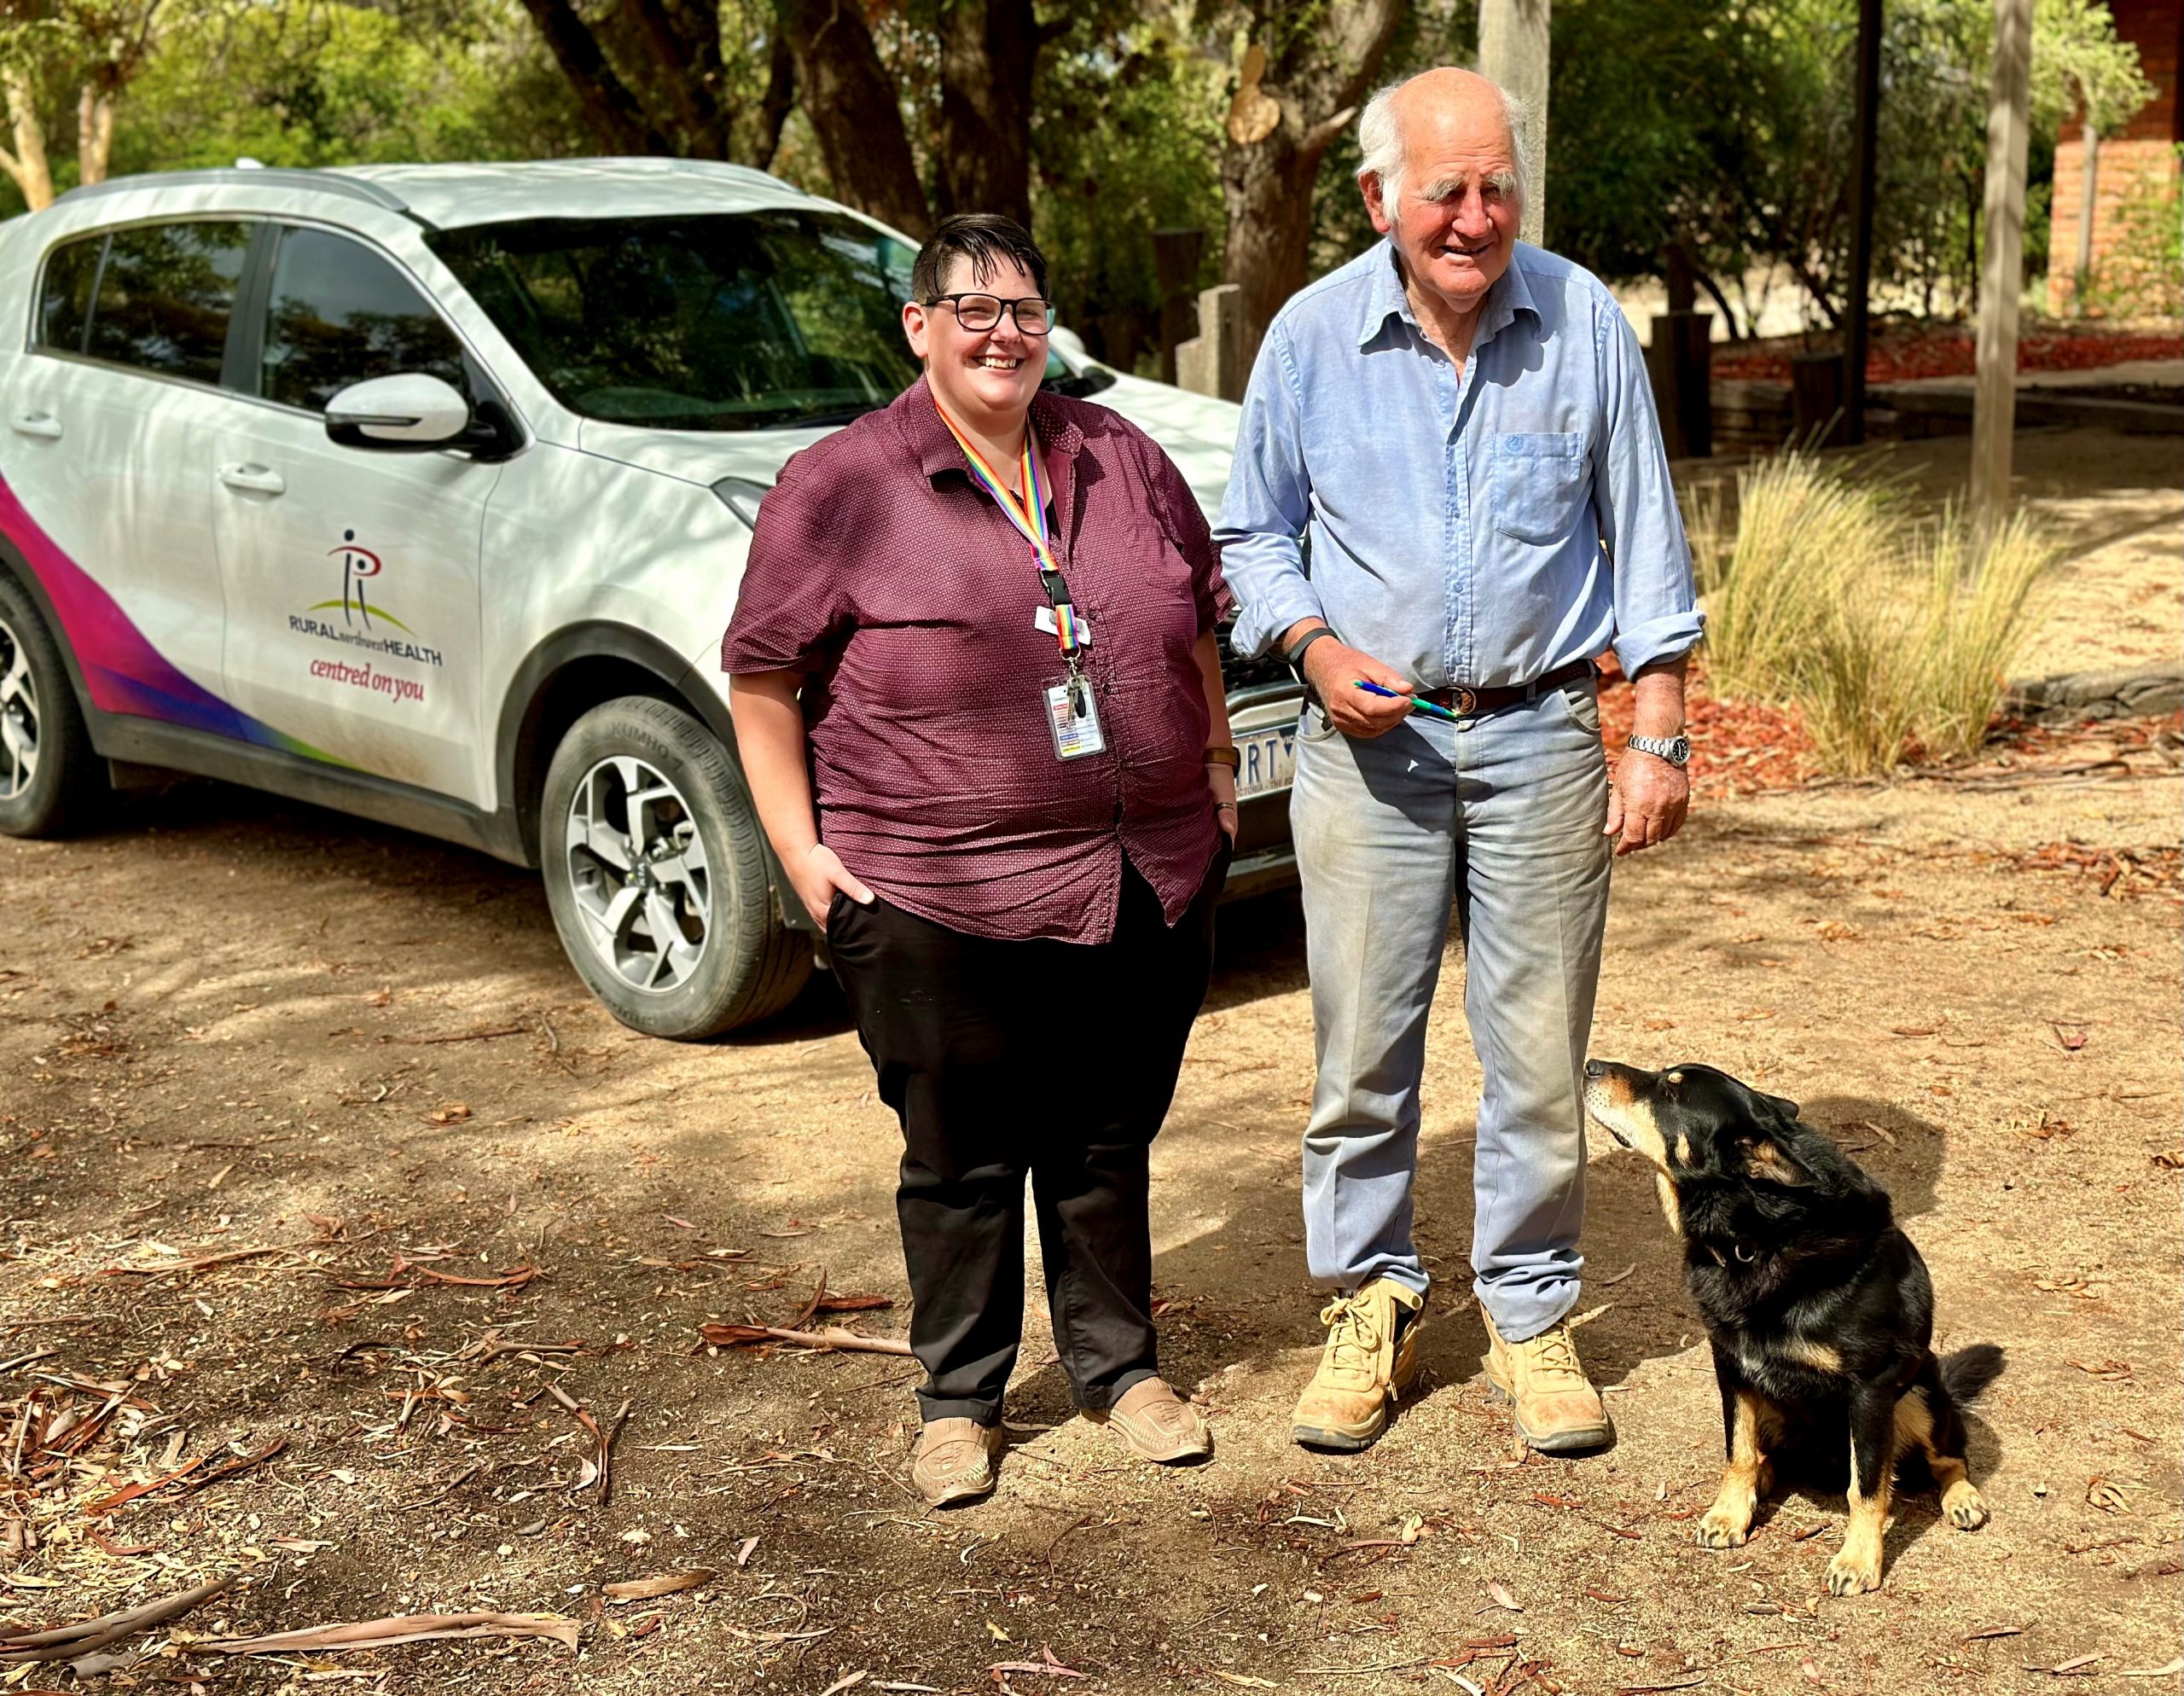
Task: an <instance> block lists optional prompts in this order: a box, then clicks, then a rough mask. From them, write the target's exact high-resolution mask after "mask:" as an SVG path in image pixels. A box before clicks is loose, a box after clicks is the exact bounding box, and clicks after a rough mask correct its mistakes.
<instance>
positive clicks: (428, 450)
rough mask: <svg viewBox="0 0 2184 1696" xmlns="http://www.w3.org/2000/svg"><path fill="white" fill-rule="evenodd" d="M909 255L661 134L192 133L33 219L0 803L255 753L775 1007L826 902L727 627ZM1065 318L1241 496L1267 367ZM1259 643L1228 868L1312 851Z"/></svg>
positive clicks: (650, 974) (638, 954)
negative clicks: (440, 162)
mask: <svg viewBox="0 0 2184 1696" xmlns="http://www.w3.org/2000/svg"><path fill="white" fill-rule="evenodd" d="M912 253H913V250H912V248H911V247H910V245H909V243H908V242H906V241H904V240H903V238H902V237H901V236H900V235H897V234H895V233H894V232H892V231H891V230H888V229H885V228H883V227H882V226H880V225H879V224H874V223H872V222H871V221H870V220H869V219H867V218H862V217H860V216H858V215H857V214H856V213H854V212H850V211H849V210H847V209H846V208H845V207H842V206H836V205H834V204H833V203H832V202H830V201H827V200H818V199H816V198H814V197H812V196H810V195H805V194H803V193H802V192H800V191H799V190H798V189H793V188H792V187H790V186H789V185H788V184H787V183H781V182H778V181H776V180H775V179H774V178H772V177H766V176H763V175H761V174H759V173H758V172H756V171H747V170H743V169H741V168H738V167H735V166H724V165H713V164H705V163H698V162H690V161H680V160H675V161H670V160H585V161H569V162H561V163H550V164H521V165H500V166H376V167H369V168H357V169H350V170H340V171H275V170H258V169H245V168H238V169H235V170H232V171H190V172H179V173H173V174H168V175H162V176H154V177H134V178H125V179H119V180H116V181H113V182H110V183H102V184H101V185H99V186H98V187H96V188H95V189H78V190H77V191H76V192H74V193H73V194H70V195H65V196H63V197H62V199H61V200H60V201H59V202H58V203H56V204H55V206H51V207H49V208H48V209H47V210H46V211H44V212H38V213H34V214H32V215H30V216H27V217H24V218H16V219H15V220H13V221H11V222H10V223H9V224H6V225H4V226H0V416H4V420H5V426H6V427H5V428H4V430H0V831H6V832H8V833H14V834H18V835H38V834H49V833H57V832H59V831H61V830H62V829H64V828H67V826H68V825H69V824H70V823H72V822H75V823H80V822H83V820H84V818H85V817H86V816H87V815H88V814H89V813H90V811H91V810H93V809H94V808H95V807H96V804H97V803H98V801H99V800H100V799H101V798H102V796H103V794H104V793H105V792H106V791H107V788H108V787H110V786H126V785H127V784H128V783H130V782H131V781H135V780H136V779H137V777H138V776H139V775H141V774H142V769H143V768H146V767H152V768H160V769H166V770H183V771H190V772H196V773H200V774H205V775H212V776H216V777H222V778H226V779H229V780H231V781H236V782H240V783H246V784H251V785H254V786H256V787H260V788H264V789H269V790H273V791H276V792H278V793H282V794H284V795H288V796H292V797H294V798H297V799H302V800H305V801H311V802H317V803H320V804H325V805H328V806H332V807H338V808H342V809H346V810H349V811H351V812H356V813H362V814H366V815H369V816H372V817H375V818H379V819H383V820H386V821H389V822H394V823H398V824H401V825H404V826H407V827H410V828H414V829H417V830H421V831H424V832H427V833H430V834H433V835H435V836H440V837H445V838H449V839H453V840H456V841H459V842H464V843H468V844H471V845H474V846H476V847H479V848H482V849H484V850H485V851H487V852H489V853H491V854H495V855H497V856H499V857H502V858H504V859H508V860H511V861H514V862H517V863H521V864H526V865H537V866H539V867H540V868H542V869H543V874H544V876H545V881H546V888H547V893H548V897H549V903H550V904H551V906H552V909H553V913H554V920H555V925H556V926H558V928H559V930H560V932H561V940H562V943H563V944H564V945H565V946H566V949H567V950H568V953H569V956H570V958H571V960H572V961H573V962H574V963H575V965H576V967H577V969H578V972H579V973H582V974H583V976H584V979H585V980H586V982H587V983H589V984H590V986H591V987H592V989H593V990H595V992H596V993H597V994H598V996H600V998H601V1000H602V1001H604V1002H606V1003H607V1005H608V1006H609V1007H610V1008H613V1011H614V1013H615V1014H617V1015H618V1016H619V1017H620V1018H621V1019H623V1020H624V1021H625V1022H626V1023H628V1024H630V1025H633V1026H635V1027H636V1028H637V1029H640V1030H643V1031H651V1032H653V1033H654V1034H656V1035H659V1036H665V1037H701V1036H706V1035H709V1034H711V1033H712V1032H715V1031H722V1030H724V1029H727V1028H728V1027H729V1026H731V1025H738V1024H741V1023H745V1022H746V1021H749V1020H751V1019H758V1018H762V1017H764V1016H765V1015H766V1014H770V1013H772V1012H775V1011H776V1010H778V1009H779V1008H781V1007H782V1006H783V1005H785V1004H786V1003H787V1001H788V1000H789V999H790V998H791V997H792V996H794V995H795V993H796V992H797V990H798V989H799V986H800V985H801V984H803V982H804V979H805V977H806V975H807V974H808V973H809V972H810V967H811V961H812V958H813V954H814V938H813V937H812V935H811V934H810V932H811V929H812V926H811V924H810V918H809V916H808V915H806V914H805V913H804V911H803V909H802V907H801V905H800V903H798V902H797V900H796V898H795V897H794V895H793V892H790V890H789V887H788V885H787V881H786V880H784V879H783V878H782V877H781V875H780V870H779V868H778V867H777V866H776V865H775V863H774V862H773V859H772V857H771V854H770V851H769V849H768V847H767V845H766V843H765V840H764V836H763V834H762V833H761V832H760V831H759V829H758V825H757V822H756V819H755V817H754V816H753V814H752V809H751V805H750V802H749V799H748V797H747V795H746V791H745V787H744V784H743V781H742V777H741V772H740V770H738V767H737V764H736V761H735V739H734V733H733V730H732V728H731V726H730V723H729V715H728V712H727V701H726V696H725V694H724V688H723V684H724V679H723V677H721V675H720V672H719V670H718V665H717V658H716V654H717V644H718V642H719V639H720V636H721V632H722V631H723V629H724V628H725V627H726V625H727V623H728V618H729V611H730V609H731V607H733V605H734V603H735V589H736V584H737V581H738V579H739V578H740V577H741V572H742V569H743V562H744V558H745V553H746V547H747V544H748V543H749V540H750V535H751V531H750V523H751V519H752V514H753V513H754V512H755V511H756V507H757V502H758V497H760V496H761V495H763V494H764V491H765V490H766V489H767V488H768V487H769V486H770V485H771V484H772V482H773V479H774V477H775V473H777V471H778V470H779V468H780V467H781V463H782V462H783V461H784V460H786V459H787V457H788V456H789V455H790V454H792V453H793V452H795V451H796V450H798V449H799V448H801V447H804V446H806V445H808V444H810V443H811V442H813V441H815V440H816V439H818V438H819V437H821V436H822V435H823V434H825V433H827V432H828V430H830V429H833V428H835V427H839V426H840V425H842V424H844V423H846V422H847V421H849V420H851V419H852V418H854V417H856V416H857V415H859V414H861V413H863V412H866V411H868V410H870V409H873V408H874V407H878V406H882V405H885V404H886V403H887V402H888V401H889V400H891V399H892V398H894V396H895V395H896V394H897V393H899V392H901V390H902V389H903V387H904V386H907V385H908V384H909V381H910V380H912V379H913V378H914V377H915V375H916V372H915V367H914V365H913V364H912V363H911V362H910V359H909V354H908V352H907V351H906V350H905V349H904V347H903V337H902V334H901V331H900V328H899V327H898V322H897V315H898V312H899V308H900V302H901V300H902V299H903V296H904V294H905V293H906V292H907V284H908V277H909V263H910V259H911V258H912ZM1055 340H1056V342H1057V344H1058V346H1056V348H1055V350H1054V356H1053V357H1052V358H1051V359H1050V361H1049V369H1048V380H1049V382H1051V383H1054V384H1056V385H1059V386H1063V387H1065V388H1066V389H1067V390H1068V391H1069V392H1073V393H1077V394H1083V395H1093V396H1096V397H1097V398H1098V399H1099V400H1100V401H1101V402H1103V403H1105V404H1108V405H1112V406H1113V407H1115V408H1116V409H1118V410H1119V411H1121V412H1123V413H1124V414H1125V415H1128V416H1129V417H1130V418H1132V419H1134V420H1136V421H1137V422H1138V423H1140V424H1141V425H1142V426H1143V427H1145V428H1146V429H1147V430H1148V431H1150V432H1151V433H1152V434H1153V436H1154V437H1155V438H1156V439H1158V440H1159V442H1160V444H1162V446H1164V447H1165V449H1166V450H1168V452H1169V453H1170V455H1171V456H1173V457H1174V458H1175V460H1176V462H1177V463H1178V464H1179V465H1180V466H1181V467H1182V469H1183V472H1184V473H1185V475H1186V476H1188V478H1189V479H1190V481H1191V483H1192V485H1193V486H1194V488H1195V489H1196V490H1197V491H1198V492H1199V497H1200V499H1201V500H1203V501H1205V502H1206V503H1207V504H1208V505H1209V506H1211V504H1212V503H1214V502H1216V501H1217V500H1218V498H1219V496H1220V492H1221V488H1222V485H1223V484H1224V483H1225V481H1226V480H1227V476H1228V470H1229V451H1230V447H1231V444H1232V442H1233V440H1234V427H1235V415H1236V409H1235V408H1234V407H1233V406H1230V405H1228V404H1225V403H1222V402H1218V401H1212V400H1207V399H1204V398H1199V397H1197V396H1194V395H1187V394H1184V393H1182V392H1180V391H1178V390H1176V389H1172V388H1168V387H1165V386H1161V385H1159V384H1153V383H1145V382H1140V381H1137V380H1134V379H1131V378H1129V377H1124V376H1121V375H1118V374H1116V373H1114V372H1111V371H1108V370H1107V369H1104V368H1102V367H1101V366H1098V365H1096V364H1094V363H1092V362H1090V361H1089V360H1088V359H1085V358H1083V357H1082V347H1081V345H1080V344H1077V343H1076V342H1075V341H1074V339H1073V338H1071V337H1068V336H1067V335H1066V334H1065V333H1061V332H1057V334H1056V337H1055ZM1231 682H1232V689H1233V694H1232V709H1233V710H1234V712H1235V714H1236V717H1237V719H1238V726H1239V731H1240V741H1241V742H1242V744H1243V746H1244V749H1245V761H1246V764H1245V769H1244V774H1243V776H1244V787H1245V790H1246V793H1247V795H1249V796H1250V797H1251V798H1252V799H1251V801H1250V802H1249V803H1247V805H1246V809H1245V820H1244V829H1245V832H1246V834H1245V836H1244V838H1243V839H1242V841H1241V844H1240V848H1241V852H1240V857H1239V860H1238V869H1237V871H1236V872H1235V873H1234V874H1233V876H1232V880H1231V883H1230V892H1231V893H1237V892H1248V891H1250V890H1252V889H1255V888H1259V887H1265V886H1271V885H1273V884H1276V883H1279V882H1281V881H1283V880H1285V879H1286V878H1287V876H1288V874H1289V871H1290V857H1289V845H1288V839H1287V817H1286V814H1287V805H1286V801H1287V797H1286V793H1284V792H1285V791H1286V790H1287V783H1288V775H1289V737H1290V735H1291V731H1292V727H1293V723H1294V720H1295V717H1296V712H1297V694H1296V691H1295V689H1294V688H1293V687H1292V686H1291V685H1290V684H1289V682H1288V681H1287V678H1286V677H1282V676H1281V675H1280V674H1279V673H1278V672H1275V671H1269V669H1267V668H1265V667H1263V666H1261V667H1259V668H1257V669H1256V670H1254V671H1252V672H1250V673H1249V674H1248V675H1233V676H1232V678H1231ZM798 932H803V933H804V934H802V935H799V934H798Z"/></svg>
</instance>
